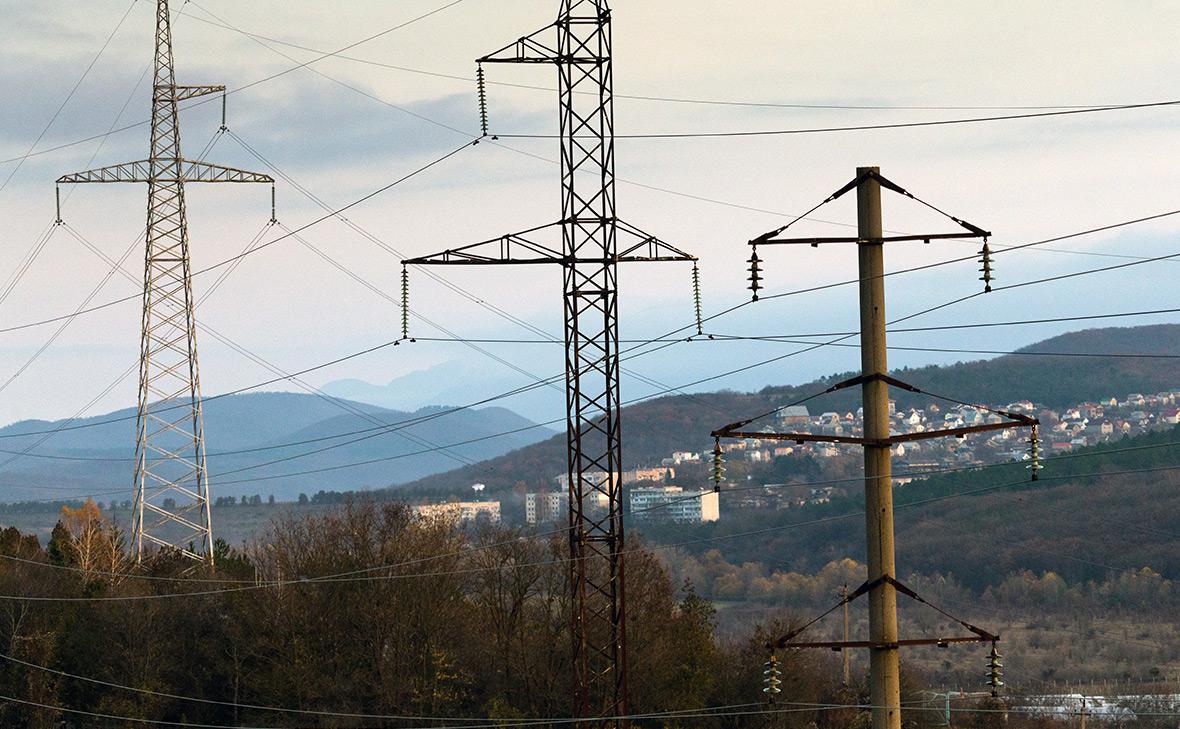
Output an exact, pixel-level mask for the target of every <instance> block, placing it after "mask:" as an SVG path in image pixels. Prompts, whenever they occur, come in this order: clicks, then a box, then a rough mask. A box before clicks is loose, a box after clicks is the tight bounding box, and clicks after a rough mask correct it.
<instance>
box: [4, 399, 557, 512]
mask: <svg viewBox="0 0 1180 729" xmlns="http://www.w3.org/2000/svg"><path fill="white" fill-rule="evenodd" d="M445 410H446V408H440V407H433V408H422V409H418V410H415V411H413V412H406V411H399V410H393V409H388V408H383V407H378V406H375V405H370V404H364V403H360V402H355V401H350V400H344V399H339V398H328V397H319V396H316V395H306V394H302V393H285V392H264V393H251V394H243V395H233V396H230V397H224V398H217V399H212V400H210V401H208V402H207V403H206V404H205V408H204V415H205V433H206V440H207V448H208V459H209V473H210V478H211V492H212V494H213V496H214V497H215V498H216V497H217V496H241V495H243V494H249V495H253V494H260V495H262V497H263V498H264V499H265V498H266V497H267V496H268V495H270V494H273V495H274V496H275V498H276V499H278V500H280V501H282V500H294V499H295V498H297V497H298V495H299V494H300V493H307V494H309V495H310V494H313V493H315V492H317V491H320V490H326V491H333V490H335V491H345V490H357V489H372V488H384V487H388V486H391V485H396V484H401V483H405V482H407V481H413V480H415V479H419V478H422V477H423V476H426V475H428V474H431V473H437V472H439V471H444V470H448V469H451V468H453V467H454V466H456V465H462V464H468V463H477V462H479V461H483V460H486V459H489V458H493V457H495V456H498V455H501V454H503V453H506V452H508V451H511V450H514V449H518V448H521V447H522V446H526V445H528V444H530V443H534V442H537V441H538V440H543V439H546V438H548V437H550V436H551V435H552V434H553V431H552V430H549V429H546V428H542V427H533V426H534V423H533V422H531V421H529V420H526V419H525V418H522V417H520V416H519V415H517V414H516V413H514V412H512V411H510V410H506V409H504V408H498V407H488V408H480V409H473V410H462V411H459V412H455V413H449V414H447V415H446V416H445V417H438V416H439V414H440V413H442V412H444V411H445ZM407 421H409V423H412V424H406V423H407ZM399 423H402V424H406V425H404V426H398V425H397V424H399ZM63 425H64V426H65V427H64V429H62V430H60V431H58V432H55V433H53V434H52V435H51V436H49V437H48V438H46V434H47V433H48V432H52V431H55V430H56V429H57V428H59V427H60V426H63ZM391 425H392V426H394V427H392V428H390V427H385V426H391ZM356 431H359V432H356ZM507 431H514V432H510V433H508V434H507V435H497V434H499V433H504V432H507ZM354 432H356V433H355V434H354V435H345V434H349V433H354ZM134 433H135V410H133V409H130V408H128V409H125V410H118V411H115V412H113V413H107V414H105V415H99V416H96V417H91V418H85V419H80V420H77V421H74V422H71V423H64V422H63V421H45V420H24V421H21V422H18V423H13V424H11V425H8V426H6V427H4V428H0V501H6V502H12V501H19V500H25V499H38V500H42V499H49V498H66V497H72V496H78V495H84V494H103V496H102V498H103V499H105V500H110V499H112V498H115V499H119V500H122V499H124V498H130V497H131V496H130V494H131V491H130V488H131V481H132V465H133V463H132V457H133V454H134V447H133V446H134ZM467 441H473V442H470V443H468V444H467V445H459V446H455V447H453V448H448V449H446V450H443V451H439V450H434V449H435V447H436V446H439V445H449V444H452V443H462V442H467ZM291 443H295V444H298V445H284V444H291ZM325 448H328V449H327V450H323V449H325ZM26 449H30V453H29V454H28V455H19V454H20V453H21V452H22V451H24V450H26ZM242 451H246V452H242ZM317 451H318V452H317ZM419 451H427V452H424V453H418V454H416V453H417V452H419ZM304 454H306V455H304ZM415 454H416V455H415ZM284 459H285V460H284ZM272 461H278V462H275V463H270V462H272ZM353 463H361V464H363V465H356V466H350V467H346V468H339V466H342V465H344V464H353ZM260 464H268V465H260ZM119 492H121V493H119Z"/></svg>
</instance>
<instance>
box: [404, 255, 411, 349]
mask: <svg viewBox="0 0 1180 729" xmlns="http://www.w3.org/2000/svg"><path fill="white" fill-rule="evenodd" d="M409 338H410V272H409V270H408V269H407V268H406V267H405V266H402V339H409Z"/></svg>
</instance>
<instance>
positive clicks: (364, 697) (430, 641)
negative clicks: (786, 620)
mask: <svg viewBox="0 0 1180 729" xmlns="http://www.w3.org/2000/svg"><path fill="white" fill-rule="evenodd" d="M524 537H525V535H523V534H521V533H519V532H515V531H508V530H500V529H488V530H483V531H478V532H472V531H467V530H464V529H460V528H458V527H456V526H455V525H453V524H452V523H450V522H443V521H436V520H422V519H419V518H417V517H414V516H412V515H411V513H410V512H409V511H408V510H407V509H406V508H405V507H402V506H398V505H394V504H381V505H376V504H372V503H350V504H347V505H345V506H343V507H342V508H340V509H334V510H326V511H323V512H317V513H302V514H298V515H295V516H291V515H284V516H280V517H278V520H277V521H275V522H274V523H273V524H272V526H271V527H270V528H269V529H267V530H266V532H265V533H264V534H263V535H262V536H260V537H259V539H258V540H257V541H256V542H255V543H252V544H249V545H247V546H245V547H244V548H243V549H240V550H239V549H231V548H229V547H227V546H226V545H225V544H224V543H218V545H217V550H216V565H217V566H216V568H215V570H213V571H209V572H206V571H201V570H198V571H193V570H192V564H193V563H192V562H191V561H189V560H187V559H184V558H182V557H178V556H176V555H170V554H157V555H155V556H154V557H153V558H152V559H150V560H147V561H145V563H144V564H143V565H139V566H137V565H134V564H132V563H131V562H130V561H129V559H128V557H127V553H126V549H125V547H126V545H125V543H124V537H123V535H122V534H121V533H120V532H119V530H118V529H117V528H115V527H113V526H112V525H111V524H110V523H109V522H108V521H107V520H106V519H105V518H104V515H103V514H102V513H101V512H100V511H99V510H98V509H97V508H95V507H94V505H92V504H87V505H84V506H83V507H81V508H79V509H71V508H67V509H65V510H64V511H63V514H62V519H61V521H60V523H59V524H58V526H57V527H56V528H55V529H54V532H53V536H52V538H51V539H50V541H49V543H48V544H47V545H45V546H44V547H43V546H42V545H40V544H39V543H38V542H37V540H36V539H35V538H33V537H28V536H25V535H22V534H20V533H19V532H17V531H16V530H15V529H8V530H6V531H4V532H2V533H0V557H2V559H0V685H2V686H3V687H4V690H3V691H2V692H0V695H3V696H6V697H8V698H9V699H14V700H9V701H4V700H0V725H2V726H21V727H44V728H46V729H48V728H49V727H58V726H60V722H63V721H65V722H70V721H74V722H76V723H77V725H79V726H81V725H85V726H88V727H90V726H100V727H101V726H126V725H127V722H126V720H122V719H120V720H117V721H116V720H105V719H101V718H95V717H93V716H91V717H89V718H84V719H83V720H80V718H79V716H77V715H73V714H71V713H69V712H67V711H63V710H59V709H54V708H45V707H63V708H65V709H70V710H73V711H76V712H90V713H91V714H98V715H106V716H115V717H132V718H137V719H143V720H150V721H154V722H187V723H192V724H212V725H229V726H237V725H249V726H260V725H261V726H292V727H294V726H300V727H310V726H322V727H329V726H330V727H360V726H364V727H399V726H421V725H423V724H427V723H431V720H432V719H433V718H434V717H473V718H493V719H500V720H506V719H513V718H523V719H528V718H547V717H567V716H569V714H570V711H571V705H572V703H573V702H572V698H571V697H572V695H573V690H572V689H573V687H572V685H571V680H572V679H571V672H570V665H571V650H572V647H571V640H570V635H569V608H570V606H569V599H568V579H569V577H568V575H569V570H568V561H567V559H566V555H567V552H566V550H567V549H568V545H567V542H566V541H565V540H562V539H553V540H536V539H531V538H524ZM627 570H628V573H627V577H628V581H627V587H628V592H627V598H628V610H629V612H628V623H627V630H628V640H629V642H630V646H631V664H630V675H631V687H632V700H633V706H632V709H633V711H634V712H635V713H648V712H655V713H664V712H670V711H682V710H683V711H690V712H691V710H693V709H701V708H704V707H709V706H733V705H738V704H741V705H746V706H747V707H749V706H751V705H754V706H755V708H754V710H755V711H757V707H756V702H758V700H759V697H760V694H761V692H760V687H761V678H762V677H761V670H762V668H761V664H762V662H763V661H764V660H765V650H764V649H763V648H762V643H763V642H764V641H765V637H766V635H768V634H770V633H775V634H777V633H778V632H780V631H782V630H785V627H784V626H783V625H781V624H780V625H776V626H773V627H772V629H770V630H769V631H761V632H759V633H758V634H756V635H749V636H747V639H745V640H742V641H737V642H734V643H732V644H724V645H723V644H721V643H719V642H718V641H717V640H715V638H714V636H713V629H712V621H713V619H714V613H713V609H712V607H711V606H710V604H709V603H708V602H707V601H705V600H703V599H702V598H700V597H698V596H697V595H696V594H695V592H694V591H693V590H692V589H691V588H689V589H687V590H685V591H683V592H678V590H677V589H675V586H674V584H673V582H672V581H671V579H670V578H669V575H668V573H667V571H666V570H665V568H664V567H663V566H662V565H661V563H660V562H659V560H657V559H656V558H655V557H654V556H653V555H652V554H651V553H648V552H646V551H643V550H642V549H638V548H637V549H635V550H634V551H630V552H629V553H628V555H627ZM46 598H53V599H51V600H46ZM827 660H829V659H828V658H827V656H824V655H815V654H801V655H797V656H791V657H787V658H786V659H785V663H784V670H785V672H786V674H787V677H786V680H787V683H788V687H789V690H790V691H791V696H792V698H793V700H795V701H801V702H811V703H815V704H822V703H828V702H834V701H843V702H845V703H857V702H858V701H859V700H860V698H858V696H857V695H853V696H851V697H848V696H846V695H845V694H842V693H841V691H840V688H839V686H838V685H837V683H836V672H835V671H832V670H818V668H819V666H820V661H827ZM842 697H843V698H842ZM850 698H851V700H850ZM861 698H863V697H861ZM21 702H27V703H21ZM261 707H281V708H284V709H287V710H288V711H276V710H274V709H273V708H261ZM853 713H855V710H853ZM362 715H364V716H362ZM392 716H400V717H411V718H404V719H395V718H389V717H392ZM834 716H835V714H834V713H833V712H825V711H820V710H818V709H817V710H815V711H803V712H796V713H794V714H791V715H789V716H787V717H779V716H766V717H762V716H751V715H748V714H744V713H743V714H742V715H740V716H725V717H712V718H700V717H694V718H691V719H687V718H686V719H674V718H663V717H659V718H652V719H650V720H642V721H637V722H635V725H636V726H640V727H689V726H692V727H738V726H742V727H763V726H767V727H769V726H771V725H772V724H771V722H772V721H774V722H778V723H775V724H773V726H784V724H783V723H782V721H784V720H785V721H786V722H787V723H786V724H785V726H790V727H799V728H800V729H802V728H803V727H805V726H808V725H809V724H810V723H811V722H816V724H815V725H816V726H821V727H827V726H835V725H834V724H832V723H831V720H832V717H834Z"/></svg>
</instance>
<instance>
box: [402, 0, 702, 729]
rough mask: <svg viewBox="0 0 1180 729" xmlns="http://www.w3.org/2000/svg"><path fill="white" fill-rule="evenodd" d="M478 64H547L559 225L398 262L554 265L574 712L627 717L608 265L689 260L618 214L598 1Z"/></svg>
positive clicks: (571, 3)
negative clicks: (556, 140)
mask: <svg viewBox="0 0 1180 729" xmlns="http://www.w3.org/2000/svg"><path fill="white" fill-rule="evenodd" d="M478 62H479V63H480V64H484V63H549V64H553V65H554V66H555V67H556V69H557V76H558V97H559V125H560V140H561V219H560V220H559V221H557V222H556V223H552V224H549V225H543V226H539V227H537V228H531V229H529V230H526V231H523V232H521V233H512V234H508V235H504V236H500V237H498V238H494V239H491V240H486V241H482V242H480V243H475V244H471V245H468V246H464V247H461V248H455V249H450V250H446V251H443V252H442V253H438V254H434V255H430V256H423V257H420V258H414V259H410V260H407V261H405V262H404V263H406V264H420V265H478V264H509V265H512V264H516V265H527V264H546V263H548V264H558V265H560V266H561V268H562V277H563V279H562V301H563V309H564V315H565V360H566V361H565V369H566V438H567V446H568V447H567V454H568V477H569V481H568V483H569V493H570V500H569V501H570V513H569V527H570V528H569V545H570V557H571V559H570V585H571V590H572V607H573V611H572V612H573V615H572V627H573V672H574V686H575V688H576V692H577V695H576V697H575V710H577V711H579V712H580V715H581V716H583V717H589V718H593V717H604V718H606V717H620V716H626V715H627V713H628V689H627V644H626V601H625V593H624V585H625V580H624V528H623V504H624V500H623V493H622V478H621V473H622V439H621V434H620V428H619V408H620V400H619V349H618V347H619V308H618V294H619V289H618V275H617V267H618V264H619V263H623V262H631V261H644V262H653V261H695V260H696V258H695V257H693V256H691V255H689V254H687V253H684V252H683V251H680V250H678V249H676V248H674V247H672V246H670V245H668V244H667V243H664V242H663V241H661V240H659V239H657V238H655V237H654V236H651V235H649V234H647V233H644V232H643V231H641V230H639V229H638V228H635V227H634V226H632V225H629V224H628V223H625V222H624V221H622V220H619V219H618V217H617V214H616V209H615V145H614V104H613V92H612V86H613V79H612V69H611V14H610V9H609V7H608V6H607V3H606V2H605V0H562V2H561V8H560V11H559V14H558V17H557V20H556V22H554V23H553V24H551V25H548V26H546V27H545V28H542V29H541V30H539V31H537V32H536V33H533V34H531V35H528V36H525V37H523V38H520V39H519V40H517V41H516V42H514V43H512V44H511V45H509V46H506V47H504V48H502V49H500V50H499V51H496V52H494V53H492V54H489V55H488V56H485V57H483V58H480V59H479V60H478ZM480 75H481V77H482V71H481V74H480ZM554 229H559V230H560V244H559V247H558V246H557V245H551V244H546V243H544V242H542V240H544V239H546V238H547V237H554V238H555V237H556V236H555V235H554ZM620 241H622V243H621V242H620ZM603 723H604V724H623V723H625V721H621V720H620V721H613V720H604V722H603Z"/></svg>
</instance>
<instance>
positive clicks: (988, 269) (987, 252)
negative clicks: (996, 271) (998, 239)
mask: <svg viewBox="0 0 1180 729" xmlns="http://www.w3.org/2000/svg"><path fill="white" fill-rule="evenodd" d="M979 262H980V264H982V265H981V267H980V269H979V272H980V273H982V274H983V275H982V276H980V277H979V280H980V281H982V282H983V292H984V293H985V294H989V293H991V290H992V281H994V280H995V277H994V276H992V249H991V247H990V246H989V245H988V244H987V238H984V239H983V248H982V249H981V250H980V251H979Z"/></svg>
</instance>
